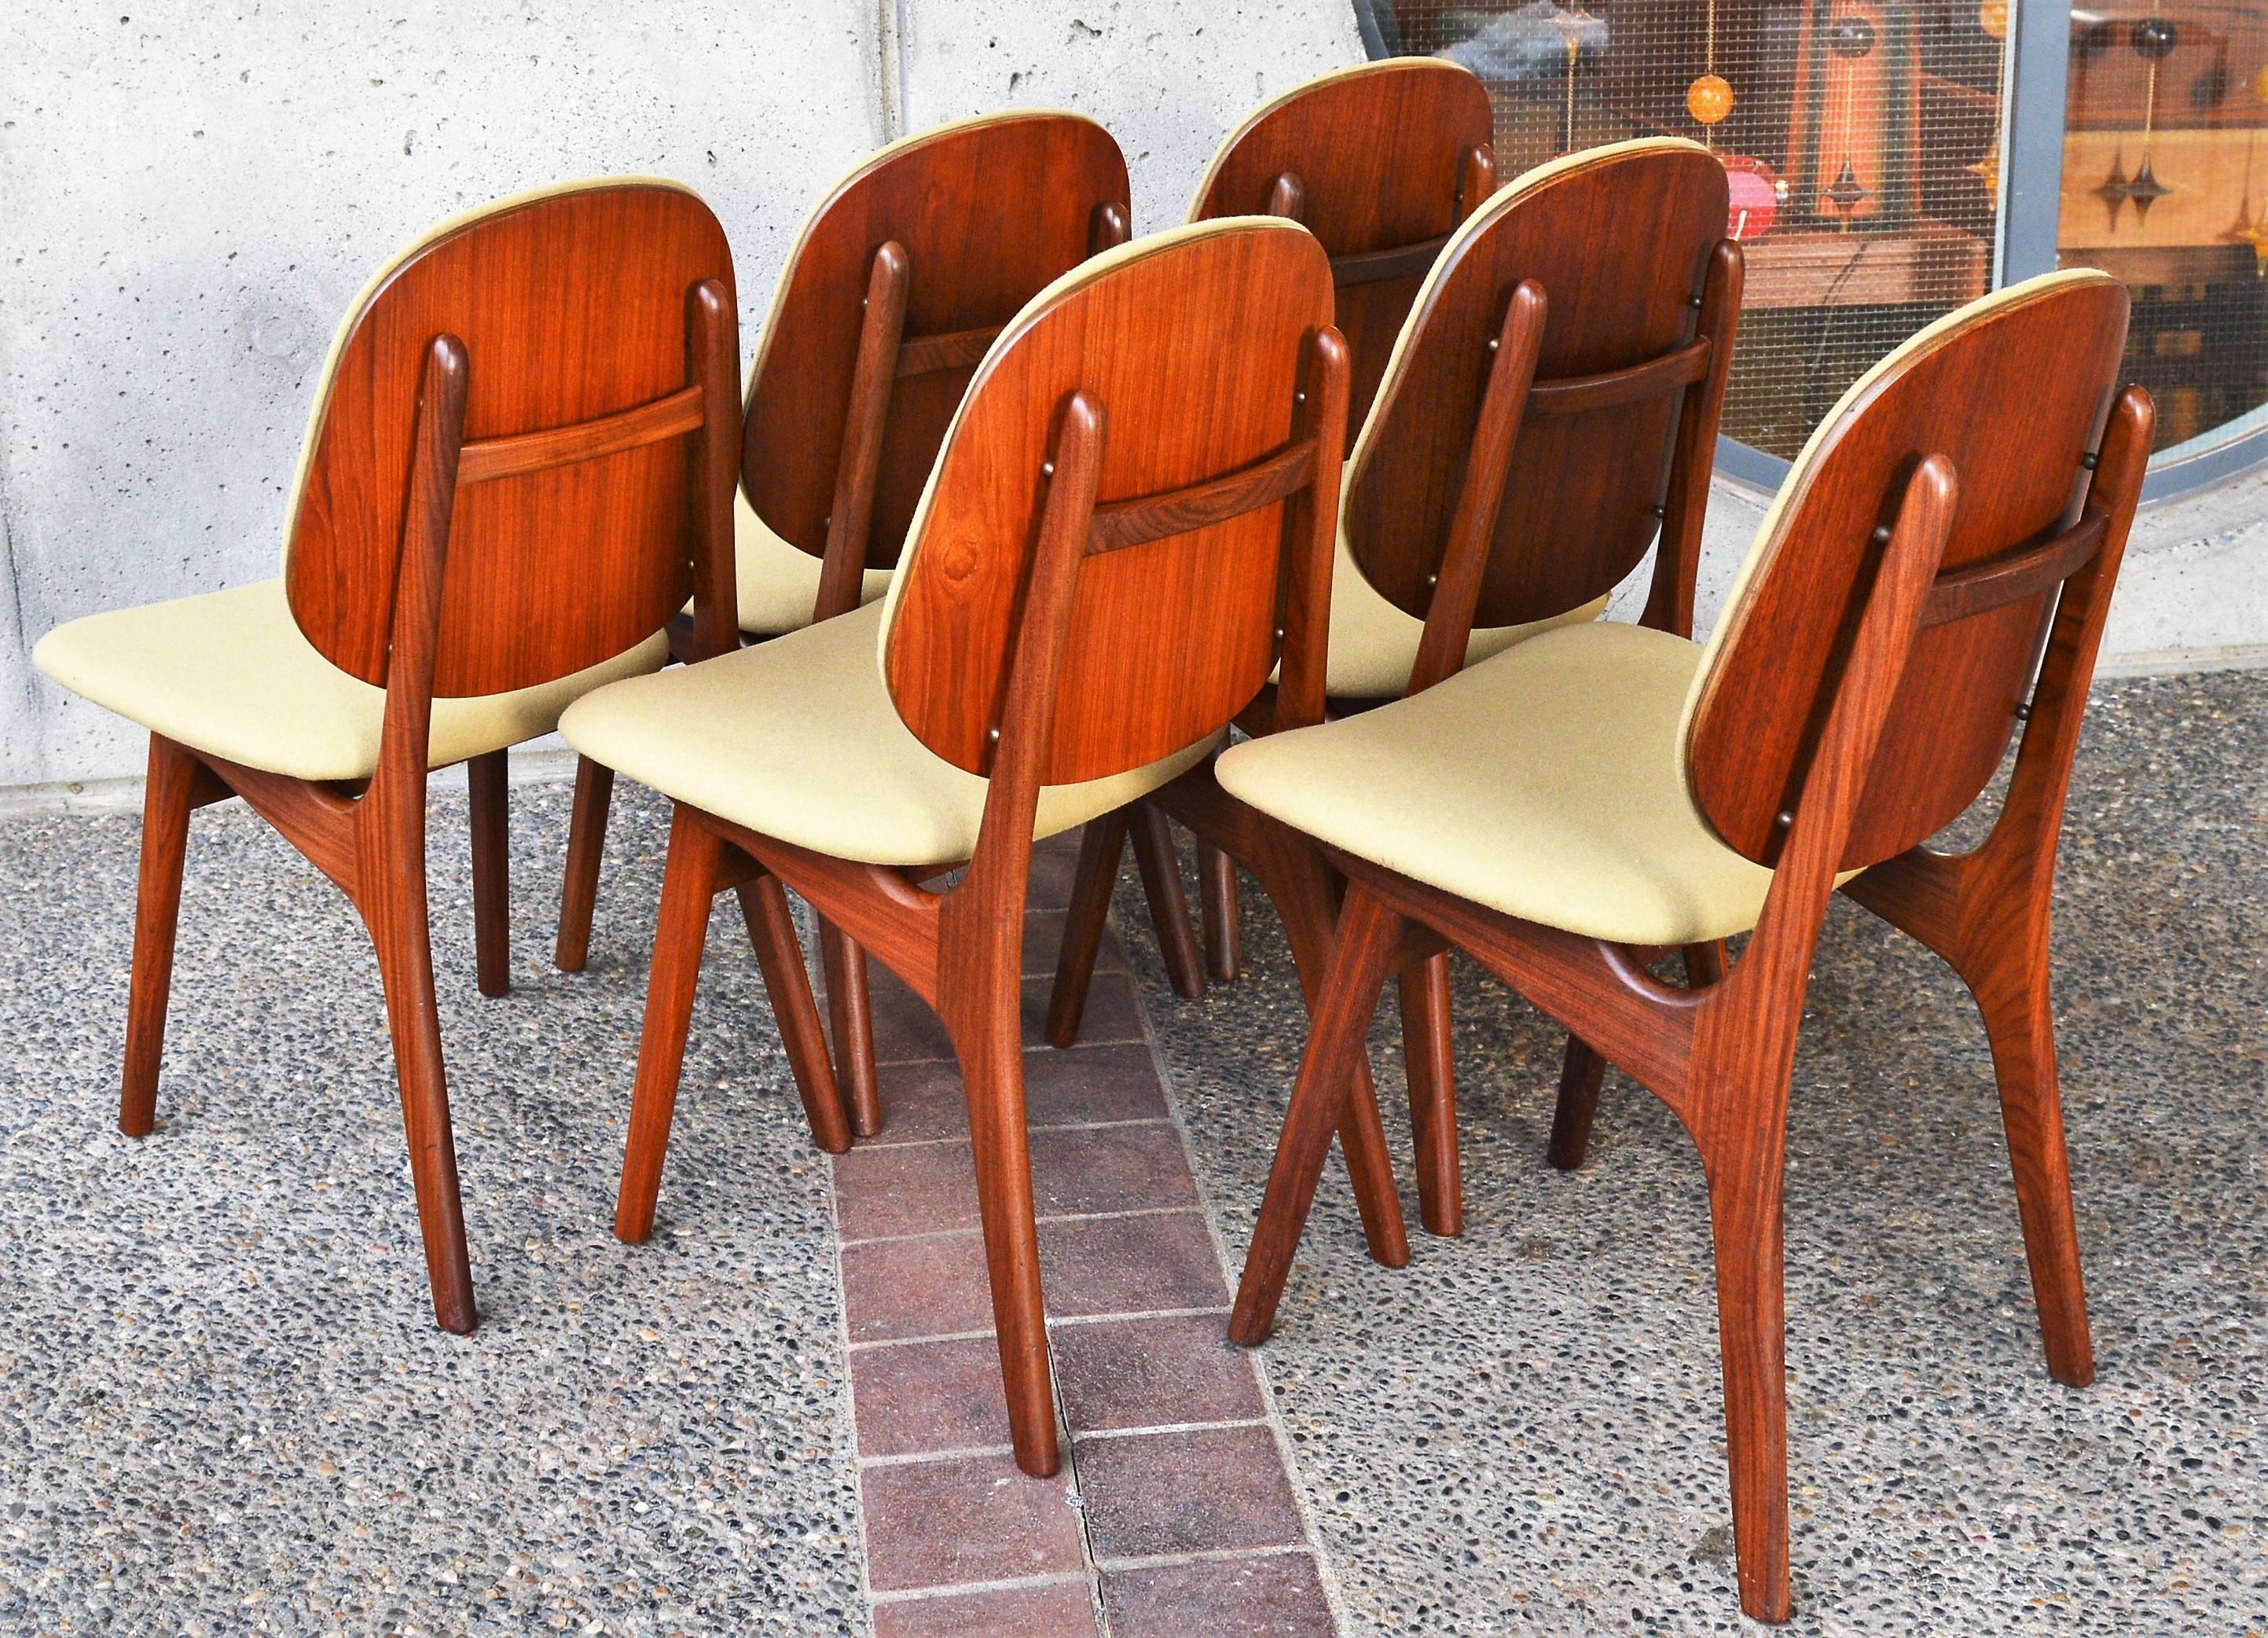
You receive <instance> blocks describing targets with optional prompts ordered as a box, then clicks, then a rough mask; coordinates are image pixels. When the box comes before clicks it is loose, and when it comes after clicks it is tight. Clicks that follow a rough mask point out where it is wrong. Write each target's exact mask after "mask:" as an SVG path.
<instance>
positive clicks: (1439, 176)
mask: <svg viewBox="0 0 2268 1638" xmlns="http://www.w3.org/2000/svg"><path fill="white" fill-rule="evenodd" d="M1494 122H1495V114H1494V113H1493V111H1492V110H1491V107H1490V106H1489V97H1488V91H1487V88H1486V87H1484V85H1482V84H1481V82H1480V81H1479V80H1478V79H1477V78H1476V77H1474V75H1473V73H1472V71H1471V70H1469V69H1466V68H1462V67H1460V66H1459V65H1458V64H1456V63H1445V62H1441V61H1439V60H1437V59H1435V58H1432V57H1394V58H1388V59H1387V60H1385V61H1383V62H1379V63H1365V64H1362V65H1361V66H1359V67H1357V68H1351V69H1348V70H1344V71H1343V72H1340V73H1337V74H1329V75H1326V76H1324V77H1322V78H1321V79H1316V80H1311V81H1309V82H1308V83H1307V85H1300V86H1297V87H1294V88H1293V89H1292V90H1291V91H1288V92H1285V93H1284V95H1282V96H1280V97H1278V98H1276V99H1275V100H1272V101H1270V102H1268V103H1266V104H1263V106H1262V107H1260V108H1258V109H1257V110H1256V111H1255V112H1254V113H1253V114H1252V115H1251V117H1249V118H1248V119H1247V120H1246V121H1245V122H1244V123H1243V124H1242V125H1241V126H1240V127H1238V128H1237V129H1236V130H1235V131H1233V133H1231V134H1230V136H1229V137H1228V139H1227V140H1226V142H1224V143H1222V144H1221V146H1220V150H1219V152H1218V153H1216V154H1215V155H1214V156H1213V160H1212V164H1211V167H1210V168H1209V169H1208V170H1207V171H1206V172H1205V174H1204V181H1201V182H1200V183H1199V184H1198V185H1197V198H1196V200H1195V202H1194V203H1191V205H1190V207H1189V220H1191V221H1193V222H1200V221H1205V220H1208V219H1210V218H1216V217H1227V216H1263V215H1266V214H1268V213H1269V212H1270V211H1271V210H1274V209H1275V208H1276V205H1275V188H1276V181H1277V179H1278V177H1280V176H1285V175H1289V176H1292V177H1295V178H1297V179H1298V181H1299V184H1300V207H1299V211H1298V219H1299V220H1300V223H1301V224H1302V225H1304V226H1306V227H1307V230H1308V231H1309V232H1312V233H1314V235H1315V237H1316V238H1317V239H1319V240H1322V244H1323V248H1324V249H1325V250H1327V251H1329V253H1330V254H1331V255H1332V257H1333V258H1334V259H1335V260H1340V259H1344V258H1348V257H1360V256H1362V255H1366V254H1369V253H1373V252H1377V251H1388V250H1398V249H1401V248H1403V247H1406V246H1411V245H1418V244H1423V243H1425V241H1427V240H1439V239H1440V238H1442V237H1443V236H1444V235H1446V234H1447V233H1448V232H1450V231H1451V230H1452V229H1454V227H1455V226H1456V225H1457V223H1458V221H1459V220H1460V219H1461V217H1462V215H1463V214H1465V213H1469V212H1470V211H1471V210H1474V209H1475V208H1476V206H1477V205H1478V204H1479V203H1480V202H1479V201H1478V200H1477V199H1466V198H1464V197H1463V196H1462V189H1463V188H1464V185H1465V180H1466V178H1465V166H1466V156H1467V155H1469V154H1470V153H1471V152H1472V151H1474V150H1475V149H1476V148H1477V149H1479V150H1481V151H1483V152H1484V153H1485V152H1491V151H1492V149H1491V142H1492V136H1493V131H1494ZM1424 278H1425V269H1424V268H1423V267H1422V266H1421V267H1418V268H1415V269H1410V270H1409V271H1406V272H1403V273H1402V274H1400V275H1399V276H1397V277H1391V278H1384V279H1373V278H1367V277H1365V278H1362V279H1361V280H1360V281H1359V282H1353V281H1350V282H1346V283H1344V284H1342V285H1341V287H1340V289H1339V291H1338V306H1337V315H1338V316H1337V324H1338V328H1339V331H1340V333H1341V334H1342V335H1344V336H1345V337H1346V339H1347V346H1348V348H1349V350H1351V352H1352V354H1353V359H1352V363H1353V369H1352V376H1351V379H1352V395H1351V398H1350V400H1349V402H1348V411H1349V426H1350V429H1351V428H1353V427H1357V426H1359V425H1360V424H1362V419H1363V417H1364V416H1365V415H1366V414H1367V413H1368V411H1369V408H1370V402H1371V398H1372V395H1373V394H1374V393H1375V392H1376V390H1377V387H1378V381H1379V378H1380V376H1381V375H1382V374H1383V373H1385V369H1386V358H1387V355H1388V353H1389V352H1391V351H1392V350H1393V348H1394V338H1395V335H1396V334H1398V333H1399V332H1400V330H1401V328H1402V321H1403V319H1404V318H1405V317H1407V316H1408V314H1409V312H1410V301H1411V299H1413V298H1414V297H1415V296H1416V295H1417V293H1418V285H1419V284H1420V283H1421V282H1422V281H1423V280H1424Z"/></svg>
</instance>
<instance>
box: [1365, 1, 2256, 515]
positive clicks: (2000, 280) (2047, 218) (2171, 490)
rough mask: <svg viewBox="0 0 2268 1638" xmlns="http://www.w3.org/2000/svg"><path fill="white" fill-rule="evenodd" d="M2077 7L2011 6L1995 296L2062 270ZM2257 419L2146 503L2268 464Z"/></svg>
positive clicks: (1735, 470)
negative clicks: (2060, 231)
mask: <svg viewBox="0 0 2268 1638" xmlns="http://www.w3.org/2000/svg"><path fill="white" fill-rule="evenodd" d="M1352 4H1353V7H1354V16H1355V26H1356V27H1357V29H1358V30H1359V32H1360V33H1361V35H1362V43H1363V49H1364V50H1365V51H1366V52H1367V53H1368V54H1369V55H1371V56H1373V57H1384V56H1393V55H1399V48H1400V46H1401V37H1400V31H1399V29H1398V27H1396V26H1395V20H1394V11H1393V0H1352ZM2071 6H2072V0H2012V4H2010V6H2009V26H2008V38H2007V46H2006V50H2007V58H2006V60H2005V63H2004V64H2003V67H2002V70H2001V76H2000V84H2001V98H2000V176H2001V187H2000V203H1999V211H1998V213H1997V217H1996V220H1995V222H1994V236H1995V240H1996V241H1997V242H1996V243H1995V244H1994V246H1993V253H1994V254H1993V257H1992V287H1993V288H1994V289H1996V290H1997V289H1999V288H2000V287H2001V286H2003V285H2007V284H2017V283H2020V282H2021V281H2022V280H2024V279H2028V278H2030V277H2033V276H2034V275H2035V274H2039V273H2048V272H2052V271H2053V270H2054V269H2055V267H2056V264H2057V254H2056V224H2057V217H2058V212H2059V210H2060V209H2061V204H2062V197H2063V138H2064V117H2065V112H2066V101H2067V100H2068V96H2069V91H2070V86H2069V75H2070V68H2071ZM2264 409H2268V406H2264ZM2243 418H2244V419H2247V420H2253V419H2256V417H2251V416H2248V417H2243ZM2234 424H2235V423H2233V422H2232V423H2224V424H2223V425H2224V426H2229V425H2234ZM2221 430H2222V429H2221V428H2219V427H2216V428H2213V429H2212V430H2210V431H2207V432H2203V433H2200V434H2199V435H2198V437H2196V438H2193V439H2190V440H2189V442H2187V443H2184V444H2176V445H2175V446H2173V447H2172V448H2170V449H2165V450H2161V451H2159V452H2158V454H2155V455H2154V456H2153V457H2152V458H2151V461H2150V471H2149V476H2147V478H2146V479H2144V481H2143V484H2142V498H2143V499H2144V500H2145V501H2153V500H2165V499H2169V498H2172V497H2174V496H2176V495H2182V494H2187V493H2188V492H2190V491H2192V490H2196V489H2199V488H2202V487H2203V486H2205V484H2208V483H2216V482H2218V481H2219V480H2220V479H2222V478H2225V477H2228V476H2231V475H2233V474H2235V473H2238V472H2242V471H2244V470H2245V469H2248V468H2251V467H2256V466H2259V465H2261V464H2263V463H2264V462H2268V417H2257V424H2255V425H2253V426H2252V427H2250V429H2249V430H2246V431H2244V432H2237V433H2235V434H2234V435H2231V436H2228V437H2222V436H2220V433H2221ZM1788 464H1789V463H1788V462H1787V461H1784V460H1782V459H1781V458H1780V457H1779V456H1778V455H1773V454H1766V453H1765V452H1764V451H1763V450H1761V449H1756V448H1754V447H1752V446H1749V445H1747V444H1743V443H1741V442H1739V441H1738V440H1736V439H1731V438H1719V439H1718V440H1717V470H1718V471H1719V472H1720V473H1722V474H1723V475H1724V476H1727V477H1729V478H1732V479H1734V480H1735V481H1737V482H1740V483H1749V484H1752V485H1754V486H1755V487H1756V488H1758V489H1763V490H1776V489H1778V487H1779V486H1780V484H1781V483H1782V482H1784V481H1785V480H1786V477H1787V472H1788Z"/></svg>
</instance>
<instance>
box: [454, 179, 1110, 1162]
mask: <svg viewBox="0 0 2268 1638" xmlns="http://www.w3.org/2000/svg"><path fill="white" fill-rule="evenodd" d="M1129 234H1130V222H1129V218H1128V215H1127V208H1126V206H1125V205H1124V204H1123V203H1118V202H1115V201H1105V202H1104V203H1101V204H1098V205H1097V206H1095V208H1094V212H1093V214H1092V218H1091V220H1090V223H1089V225H1088V230H1087V255H1089V256H1094V255H1101V253H1102V252H1104V251H1106V250H1108V249H1112V248H1114V247H1116V246H1119V245H1123V244H1124V243H1125V242H1126V240H1127V238H1128V236H1129ZM913 278H914V269H913V265H912V259H911V257H910V256H909V255H908V254H907V251H906V248H905V247H904V246H902V245H901V244H900V243H898V242H897V241H896V240H886V241H885V242H884V243H882V244H881V245H880V246H879V247H876V249H875V251H874V253H873V256H872V257H871V258H870V260H869V262H868V276H867V284H866V297H865V301H864V303H863V304H862V306H861V317H860V321H859V328H858V353H857V362H856V364H855V365H854V366H853V373H852V375H851V402H850V408H849V410H848V413H847V414H846V416H845V417H844V423H843V454H842V457H841V459H840V460H839V461H838V462H837V464H836V476H835V499H834V505H833V506H832V507H831V508H830V510H829V512H828V530H827V548H826V551H825V553H824V554H823V556H822V558H821V568H820V579H819V594H818V597H817V599H816V601H815V603H814V608H813V610H812V620H813V622H814V623H817V622H819V621H821V620H830V619H833V618H834V617H835V616H837V615H844V614H849V613H851V611H852V610H854V609H857V608H858V601H859V594H860V590H861V585H862V581H863V578H864V572H865V568H866V557H867V546H868V542H869V540H870V539H871V538H872V535H873V525H874V508H875V503H876V500H877V499H878V498H879V495H880V476H881V469H882V456H883V448H884V439H885V434H886V433H887V431H888V428H889V411H890V389H891V387H892V385H893V384H894V383H895V382H896V381H900V380H906V379H907V378H909V377H912V376H918V375H927V374H931V373H934V372H937V371H941V370H956V369H968V368H971V367H973V366H974V365H976V363H977V362H978V361H979V360H981V359H982V358H983V357H984V354H985V351H986V350H987V349H988V348H990V346H991V344H992V343H993V342H994V340H995V339H997V338H998V336H999V334H1000V332H1001V330H1002V329H1004V328H1005V324H992V325H984V326H980V327H977V328H969V329H962V330H955V331H952V332H949V333H944V334H939V335H929V336H908V335H907V334H905V323H906V308H907V303H908V300H909V297H910V295H911V291H912V284H913ZM754 416H755V404H754V402H753V401H752V402H751V403H750V406H749V417H750V419H751V420H753V418H754ZM670 635H671V653H672V656H673V658H674V659H677V660H681V661H687V662H689V661H691V660H694V659H696V658H697V657H698V655H697V653H696V645H695V643H694V634H693V630H692V623H691V622H690V621H689V620H687V619H685V618H684V617H683V616H680V618H679V619H678V620H676V621H674V622H673V623H672V624H671V628H670ZM763 640H764V639H763V638H762V637H759V636H755V635H753V634H750V633H740V634H739V635H738V636H737V637H736V638H735V641H736V642H739V643H755V642H762V641H763ZM614 786H615V776H614V771H613V770H612V769H610V768H608V767H606V766H604V765H603V764H599V763H595V762H593V761H592V760H591V759H590V758H589V757H587V756H579V757H578V758H577V759H576V765H575V801H574V811H573V814H572V816H571V819H570V821H569V825H568V841H567V872H566V877H565V882H564V884H563V888H562V889H561V896H560V906H559V940H558V946H557V949H556V955H555V960H556V965H557V967H558V968H559V970H560V971H562V972H580V971H582V970H583V969H584V967H585V964H586V963H588V960H589V957H590V948H591V923H592V919H593V913H594V911H595V910H596V906H597V903H598V890H599V865H600V853H601V852H602V850H603V848H604V846H605V843H606V833H607V815H608V809H609V808H610V806H611V804H612V801H613V797H614ZM479 819H480V814H479V811H478V810H477V809H476V810H475V829H476V832H477V827H478V822H479ZM750 926H751V936H752V937H754V936H756V935H755V924H754V923H753V922H752V923H751V924H750ZM819 938H820V951H821V963H822V965H823V967H824V970H825V972H826V975H827V980H826V988H827V1006H828V1033H829V1035H830V1036H831V1037H832V1039H833V1041H834V1051H835V1062H836V1067H835V1078H836V1081H838V1082H839V1083H840V1085H841V1087H842V1088H843V1092H844V1094H845V1096H846V1097H847V1100H848V1103H849V1107H850V1111H851V1130H852V1131H853V1132H854V1133H856V1134H857V1135H858V1136H859V1137H862V1138H870V1137H873V1136H874V1135H875V1134H876V1133H880V1131H881V1129H882V1103H881V1089H880V1084H879V1081H878V1079H877V1076H876V1073H875V1066H874V1028H873V1001H872V1000H871V996H870V992H869V987H868V984H867V975H866V963H865V956H863V955H862V954H861V953H860V951H859V949H858V945H857V944H856V943H854V942H852V941H850V940H848V939H846V938H845V937H844V936H843V933H842V931H841V930H840V929H839V928H837V927H836V926H835V925H834V924H833V923H832V922H828V921H825V920H822V921H821V923H820V927H819ZM816 1130H817V1128H816V1127H814V1131H816Z"/></svg>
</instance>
